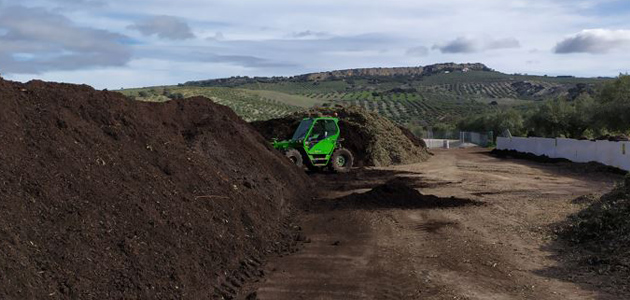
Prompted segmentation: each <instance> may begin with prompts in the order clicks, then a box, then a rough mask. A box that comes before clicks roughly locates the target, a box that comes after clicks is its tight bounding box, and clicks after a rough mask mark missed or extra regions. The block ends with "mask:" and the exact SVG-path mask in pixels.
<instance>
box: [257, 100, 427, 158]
mask: <svg viewBox="0 0 630 300" xmlns="http://www.w3.org/2000/svg"><path fill="white" fill-rule="evenodd" d="M334 113H337V114H338V116H339V126H340V128H341V138H343V139H344V140H343V141H342V142H341V144H342V145H343V146H344V147H345V148H348V149H350V151H352V154H353V155H354V157H355V166H389V165H396V164H410V163H417V162H423V161H425V160H427V159H428V158H429V156H430V155H429V153H428V151H427V149H426V144H425V143H424V141H422V140H421V139H419V138H417V137H415V136H414V135H413V133H411V132H410V131H408V130H402V129H401V128H400V127H399V126H397V125H396V124H394V123H393V122H391V121H390V120H388V119H386V118H384V117H381V116H379V115H378V114H376V113H373V112H368V111H367V110H365V109H363V108H361V107H356V106H350V107H334V108H318V109H312V110H310V111H307V112H298V113H295V114H292V115H289V116H286V117H283V118H280V119H272V120H268V121H256V122H253V123H252V125H253V126H254V127H255V128H256V129H257V130H258V131H259V132H260V133H261V134H262V135H263V136H265V137H266V138H267V139H269V140H271V139H272V138H278V139H280V140H282V139H290V138H291V137H292V136H293V132H294V131H295V129H296V128H297V126H298V124H299V123H300V121H301V120H302V119H303V118H306V117H309V116H321V115H333V114H334Z"/></svg>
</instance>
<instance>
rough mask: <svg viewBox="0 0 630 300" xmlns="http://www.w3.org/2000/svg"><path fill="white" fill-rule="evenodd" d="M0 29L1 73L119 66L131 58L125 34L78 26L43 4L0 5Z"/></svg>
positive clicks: (34, 72)
mask: <svg viewBox="0 0 630 300" xmlns="http://www.w3.org/2000/svg"><path fill="white" fill-rule="evenodd" d="M0 32H4V34H2V35H0V71H1V72H3V73H22V74H24V73H30V74H37V73H41V72H46V71H54V70H77V69H85V68H91V67H109V66H122V65H125V64H126V63H127V62H128V61H129V60H130V58H131V50H130V48H129V47H128V45H125V44H124V41H125V40H128V38H127V37H126V36H123V35H121V34H116V33H112V32H109V31H105V30H99V29H93V28H87V27H80V26H78V25H76V24H74V23H73V22H71V21H70V20H69V19H67V18H66V17H64V16H62V15H60V14H57V13H53V12H50V11H48V10H45V9H42V8H27V7H22V6H10V7H6V6H2V7H0Z"/></svg>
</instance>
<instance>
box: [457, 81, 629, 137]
mask: <svg viewBox="0 0 630 300" xmlns="http://www.w3.org/2000/svg"><path fill="white" fill-rule="evenodd" d="M458 127H459V129H461V130H471V131H490V130H492V131H493V132H495V136H496V135H498V134H501V133H502V132H503V131H505V130H506V129H509V130H510V131H511V133H512V134H513V135H516V136H525V135H527V136H539V137H567V138H582V137H587V138H592V137H597V136H600V135H604V134H628V133H630V76H628V75H620V76H619V78H617V79H616V80H614V81H612V82H610V83H607V84H604V85H603V86H602V87H601V89H600V91H599V92H598V93H597V94H596V95H595V96H594V97H591V96H590V95H588V94H586V93H585V94H582V95H580V96H578V97H577V98H576V99H575V100H574V101H567V100H565V99H556V100H550V101H546V102H544V103H543V104H541V105H538V106H535V107H533V108H529V109H525V110H515V109H509V110H502V111H497V112H493V113H489V114H484V115H479V116H471V117H468V118H466V119H463V120H461V121H460V122H459V123H458Z"/></svg>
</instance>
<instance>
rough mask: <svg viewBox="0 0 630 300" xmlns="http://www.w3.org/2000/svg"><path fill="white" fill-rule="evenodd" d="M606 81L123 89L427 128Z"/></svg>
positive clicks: (365, 80) (480, 77)
mask: <svg viewBox="0 0 630 300" xmlns="http://www.w3.org/2000/svg"><path fill="white" fill-rule="evenodd" d="M605 80H606V79H594V78H573V77H547V76H529V75H517V74H503V73H500V72H496V71H468V72H463V71H453V72H450V71H440V72H437V73H435V72H434V73H430V74H427V75H426V76H415V75H414V76H411V75H409V76H354V77H352V76H350V77H344V78H334V77H331V78H328V79H326V80H322V81H309V80H301V79H296V78H283V77H280V78H278V77H273V78H247V77H237V78H227V79H221V80H208V81H200V82H189V83H186V84H180V85H178V86H167V87H152V88H143V89H130V90H124V91H122V92H123V93H124V94H126V95H127V96H131V97H134V98H136V99H138V100H143V101H166V100H168V99H170V98H177V97H182V96H183V97H190V96H206V97H208V98H210V99H212V100H213V101H214V102H217V103H220V104H223V105H226V106H229V107H230V108H232V109H233V110H234V111H236V112H237V114H239V115H240V116H241V117H243V118H244V119H246V120H248V121H253V120H266V119H270V118H276V117H280V116H283V115H286V114H289V113H292V112H295V111H298V110H302V109H306V108H309V107H313V106H332V105H344V106H345V105H357V106H361V107H364V108H366V109H368V110H370V111H374V112H377V113H379V114H381V115H383V116H385V117H387V118H389V119H391V120H393V121H395V122H396V123H399V124H403V125H404V124H411V123H413V124H421V125H422V126H432V125H435V124H437V123H454V122H456V121H457V120H459V119H461V118H463V117H466V116H469V115H475V114H481V113H484V112H489V111H493V110H497V109H502V108H509V107H516V108H519V107H529V106H531V105H536V103H539V102H540V101H541V100H545V99H555V98H558V97H573V96H574V94H575V93H576V92H573V90H576V89H577V87H578V85H580V84H581V85H582V89H583V90H586V91H590V90H592V89H593V88H594V87H595V86H596V85H597V84H599V83H601V82H603V81H605ZM583 90H579V91H578V93H579V92H583Z"/></svg>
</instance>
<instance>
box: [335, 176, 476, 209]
mask: <svg viewBox="0 0 630 300" xmlns="http://www.w3.org/2000/svg"><path fill="white" fill-rule="evenodd" d="M414 181H415V180H413V179H411V178H409V177H395V178H393V179H390V180H389V181H387V182H385V183H383V184H381V185H378V186H376V187H374V188H372V189H371V190H370V191H369V192H365V193H353V194H350V195H348V196H346V197H342V198H339V199H337V200H336V201H335V203H336V204H337V205H338V206H340V207H343V208H348V207H353V208H357V209H373V208H407V209H421V208H440V207H443V208H444V207H459V206H466V205H481V204H482V202H479V201H475V200H470V199H460V198H456V197H438V196H435V195H423V194H422V193H420V192H419V191H418V190H417V189H416V188H415V187H414V183H415V182H414Z"/></svg>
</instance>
